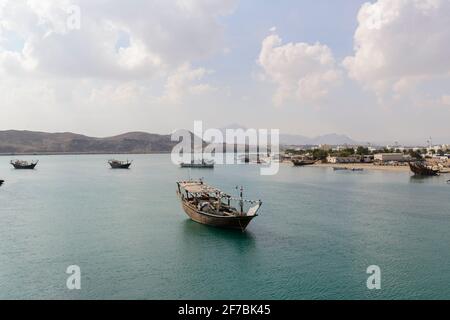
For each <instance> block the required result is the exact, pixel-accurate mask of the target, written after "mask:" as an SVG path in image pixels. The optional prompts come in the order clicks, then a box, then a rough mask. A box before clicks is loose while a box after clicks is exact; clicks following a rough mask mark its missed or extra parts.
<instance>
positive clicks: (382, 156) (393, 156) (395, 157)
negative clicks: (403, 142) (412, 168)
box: [374, 153, 407, 162]
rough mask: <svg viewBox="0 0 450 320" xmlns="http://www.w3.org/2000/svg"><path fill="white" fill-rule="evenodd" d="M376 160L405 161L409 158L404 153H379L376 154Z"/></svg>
mask: <svg viewBox="0 0 450 320" xmlns="http://www.w3.org/2000/svg"><path fill="white" fill-rule="evenodd" d="M374 160H375V161H377V162H389V161H397V162H403V161H406V160H407V159H406V158H405V155H404V154H403V153H377V154H376V155H375V156H374Z"/></svg>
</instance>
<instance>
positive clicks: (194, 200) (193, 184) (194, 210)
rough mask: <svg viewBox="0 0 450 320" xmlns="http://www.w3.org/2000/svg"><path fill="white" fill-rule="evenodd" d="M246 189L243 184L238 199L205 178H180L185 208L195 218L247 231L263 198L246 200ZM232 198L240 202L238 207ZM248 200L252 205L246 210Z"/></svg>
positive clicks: (213, 224) (182, 202)
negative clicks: (243, 193)
mask: <svg viewBox="0 0 450 320" xmlns="http://www.w3.org/2000/svg"><path fill="white" fill-rule="evenodd" d="M242 192H243V189H242V188H241V189H240V197H239V198H238V199H235V198H233V197H231V196H230V195H228V194H226V193H224V192H222V191H221V190H219V189H217V188H215V187H212V186H209V185H206V184H204V183H203V181H202V180H198V181H180V182H177V195H178V196H179V198H180V200H181V204H182V207H183V210H184V211H185V212H186V214H187V215H188V216H189V217H190V218H191V219H192V220H193V221H195V222H198V223H201V224H205V225H209V226H213V227H221V228H229V229H238V230H241V231H244V230H245V229H246V228H247V226H248V224H249V223H250V221H252V220H253V219H254V218H255V217H257V216H258V210H259V208H260V207H261V205H262V202H261V201H260V200H259V201H251V200H244V198H243V196H242ZM232 201H234V202H237V206H238V209H237V208H235V207H233V206H231V202H232ZM245 203H247V204H250V205H252V207H250V208H249V209H248V210H245V209H244V204H245Z"/></svg>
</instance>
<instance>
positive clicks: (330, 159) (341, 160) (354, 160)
mask: <svg viewBox="0 0 450 320" xmlns="http://www.w3.org/2000/svg"><path fill="white" fill-rule="evenodd" d="M327 162H328V163H359V162H361V157H360V156H350V157H333V156H329V157H327Z"/></svg>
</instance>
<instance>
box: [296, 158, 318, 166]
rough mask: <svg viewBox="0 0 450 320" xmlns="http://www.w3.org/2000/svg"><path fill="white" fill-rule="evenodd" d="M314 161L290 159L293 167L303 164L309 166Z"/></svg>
mask: <svg viewBox="0 0 450 320" xmlns="http://www.w3.org/2000/svg"><path fill="white" fill-rule="evenodd" d="M315 163H316V161H315V160H307V159H305V160H300V159H294V160H292V164H293V165H294V167H304V166H311V165H313V164H315Z"/></svg>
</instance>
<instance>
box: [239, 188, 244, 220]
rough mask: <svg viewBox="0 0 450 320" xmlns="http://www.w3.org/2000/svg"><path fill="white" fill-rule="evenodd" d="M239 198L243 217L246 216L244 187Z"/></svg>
mask: <svg viewBox="0 0 450 320" xmlns="http://www.w3.org/2000/svg"><path fill="white" fill-rule="evenodd" d="M239 198H240V200H239V205H240V207H241V215H243V214H244V187H242V186H241V189H240V193H239Z"/></svg>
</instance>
